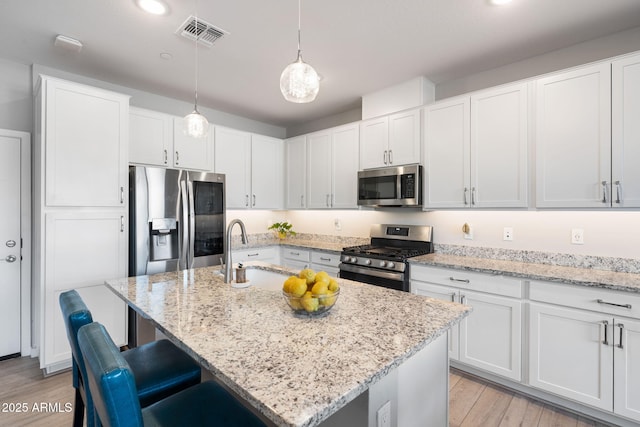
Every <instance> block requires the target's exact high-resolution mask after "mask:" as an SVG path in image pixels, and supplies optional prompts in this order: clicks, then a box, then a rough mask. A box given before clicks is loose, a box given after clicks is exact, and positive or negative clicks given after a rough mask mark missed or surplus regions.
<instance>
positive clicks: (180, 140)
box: [173, 117, 214, 172]
mask: <svg viewBox="0 0 640 427" xmlns="http://www.w3.org/2000/svg"><path fill="white" fill-rule="evenodd" d="M183 121H184V118H183V117H174V118H173V165H174V166H175V167H176V168H181V169H195V170H202V171H206V172H211V171H212V170H213V160H212V159H211V157H212V154H213V137H212V135H213V134H214V127H213V126H209V132H208V133H207V136H205V137H203V138H193V137H190V136H187V135H185V133H184V124H183Z"/></svg>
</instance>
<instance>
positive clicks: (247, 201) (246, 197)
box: [244, 194, 249, 206]
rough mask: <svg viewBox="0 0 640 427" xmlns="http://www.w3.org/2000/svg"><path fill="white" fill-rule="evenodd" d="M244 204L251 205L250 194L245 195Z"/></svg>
mask: <svg viewBox="0 0 640 427" xmlns="http://www.w3.org/2000/svg"><path fill="white" fill-rule="evenodd" d="M244 205H245V206H249V195H248V194H245V195H244Z"/></svg>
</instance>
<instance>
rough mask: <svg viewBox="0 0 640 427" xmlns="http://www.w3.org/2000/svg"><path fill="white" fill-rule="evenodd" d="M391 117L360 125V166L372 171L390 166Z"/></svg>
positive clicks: (370, 120) (366, 121) (372, 120)
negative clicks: (372, 169)
mask: <svg viewBox="0 0 640 427" xmlns="http://www.w3.org/2000/svg"><path fill="white" fill-rule="evenodd" d="M388 147H389V117H387V116H384V117H378V118H375V119H369V120H365V121H363V122H361V123H360V166H361V167H362V169H371V168H378V167H382V166H386V165H387V164H388V155H389V153H388Z"/></svg>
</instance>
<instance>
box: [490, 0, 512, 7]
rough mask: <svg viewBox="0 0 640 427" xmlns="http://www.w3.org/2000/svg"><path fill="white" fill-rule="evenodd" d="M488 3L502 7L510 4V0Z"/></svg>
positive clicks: (496, 0) (497, 0)
mask: <svg viewBox="0 0 640 427" xmlns="http://www.w3.org/2000/svg"><path fill="white" fill-rule="evenodd" d="M489 3H490V4H492V5H494V6H502V5H504V4H507V3H511V0H489Z"/></svg>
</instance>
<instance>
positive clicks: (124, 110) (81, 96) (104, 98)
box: [41, 77, 129, 207]
mask: <svg viewBox="0 0 640 427" xmlns="http://www.w3.org/2000/svg"><path fill="white" fill-rule="evenodd" d="M41 84H42V85H43V91H44V93H45V101H44V103H45V105H44V110H45V112H46V113H43V114H42V117H43V118H44V120H45V127H44V131H43V138H44V144H43V147H44V150H45V153H46V160H45V161H46V165H47V167H46V168H44V173H45V183H46V184H45V195H46V199H45V203H46V204H47V205H48V206H99V207H108V206H119V207H121V206H124V204H125V200H124V198H125V193H126V191H127V190H126V189H127V157H128V150H129V147H128V137H129V128H128V123H129V97H128V96H124V95H120V94H117V93H113V92H108V91H105V90H101V89H97V88H92V87H89V86H84V85H79V84H76V83H72V82H66V81H62V80H57V79H53V78H48V77H43V78H42V83H41Z"/></svg>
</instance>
